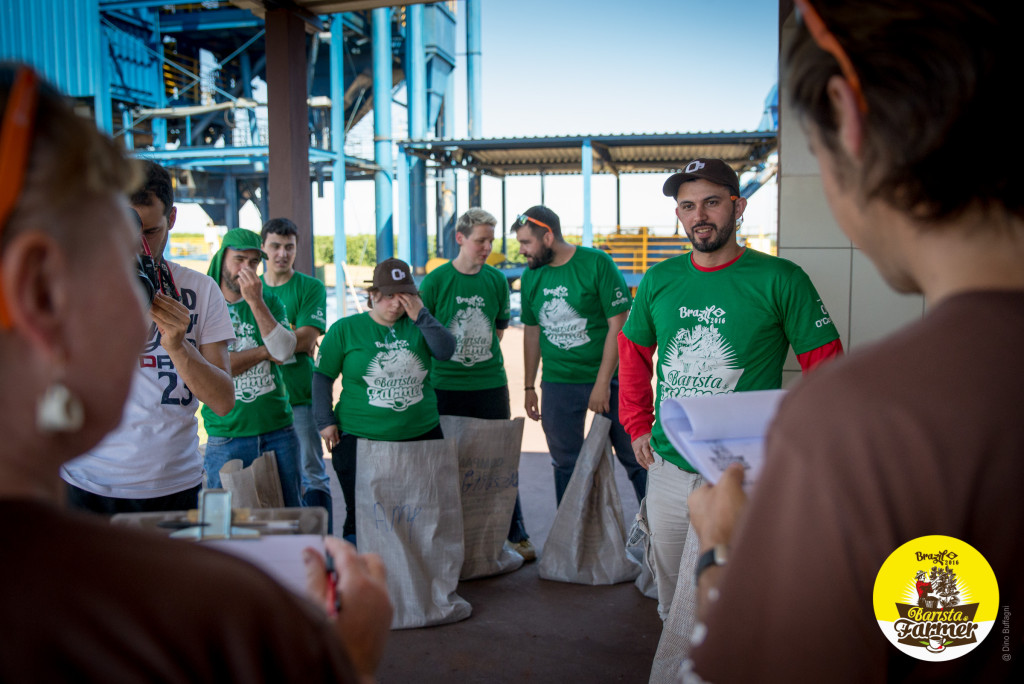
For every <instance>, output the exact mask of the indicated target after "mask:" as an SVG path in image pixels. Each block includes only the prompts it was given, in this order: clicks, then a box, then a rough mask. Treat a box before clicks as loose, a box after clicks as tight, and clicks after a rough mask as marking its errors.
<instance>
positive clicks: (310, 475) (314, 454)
mask: <svg viewBox="0 0 1024 684" xmlns="http://www.w3.org/2000/svg"><path fill="white" fill-rule="evenodd" d="M292 416H293V418H294V419H295V422H294V427H295V434H296V436H297V437H298V438H299V453H300V458H299V465H300V467H301V468H302V493H303V494H305V493H306V492H308V491H309V490H311V489H319V490H320V491H322V492H326V493H327V494H328V495H330V493H331V481H330V479H329V478H328V477H327V471H326V470H325V469H324V455H323V450H322V449H321V448H320V431H319V430H317V429H316V423H315V422H314V421H313V405H312V404H303V405H301V406H292Z"/></svg>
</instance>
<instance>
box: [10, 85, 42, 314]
mask: <svg viewBox="0 0 1024 684" xmlns="http://www.w3.org/2000/svg"><path fill="white" fill-rule="evenodd" d="M38 95H39V76H38V75H37V74H36V72H35V71H33V70H32V69H30V68H28V67H21V68H20V69H18V73H17V74H16V75H15V77H14V85H13V86H12V87H11V91H10V93H9V94H8V96H7V107H6V108H5V110H4V113H3V121H2V123H0V179H3V182H0V236H2V235H3V231H4V228H5V227H6V225H7V219H9V218H10V217H11V213H12V212H13V211H14V206H15V205H16V204H17V203H18V196H19V195H20V194H21V188H22V186H23V185H24V184H25V171H26V170H27V167H28V153H29V148H30V147H31V145H32V121H33V120H34V119H35V113H36V101H37V100H38ZM2 287H3V285H2V281H0V288H2ZM10 327H11V316H10V312H8V311H7V305H6V300H5V298H4V296H3V291H2V289H0V329H4V330H6V329H8V328H10Z"/></svg>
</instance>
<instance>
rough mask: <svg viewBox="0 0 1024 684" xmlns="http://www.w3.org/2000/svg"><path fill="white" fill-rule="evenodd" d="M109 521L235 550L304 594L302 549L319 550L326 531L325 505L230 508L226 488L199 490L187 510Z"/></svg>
mask: <svg viewBox="0 0 1024 684" xmlns="http://www.w3.org/2000/svg"><path fill="white" fill-rule="evenodd" d="M110 522H111V524H114V525H121V526H124V527H134V528H137V529H147V530H150V531H155V532H160V533H163V534H166V535H167V536H169V537H171V538H174V539H181V540H187V541H194V542H200V543H202V544H203V545H205V546H209V547H212V548H215V549H217V550H218V551H222V552H224V553H229V554H231V555H233V556H237V557H239V558H242V559H243V560H245V561H248V562H249V563H251V564H252V565H255V566H256V567H258V568H260V569H261V570H263V571H264V572H266V573H267V574H268V575H270V576H271V577H273V578H274V579H275V580H277V581H278V582H279V583H280V584H282V585H284V586H285V587H287V588H288V589H291V590H292V591H293V592H295V593H296V594H299V595H300V596H305V594H306V567H305V565H304V564H303V562H302V551H303V550H304V549H306V548H307V547H312V548H313V549H316V550H317V551H319V552H320V553H321V554H324V540H323V538H324V535H325V534H327V510H326V509H324V508H322V507H319V506H313V507H309V508H253V509H249V508H232V507H231V492H230V491H228V490H226V489H206V490H203V491H201V492H199V508H198V509H194V510H191V511H162V512H156V513H119V514H117V515H115V516H113V517H112V518H111V520H110Z"/></svg>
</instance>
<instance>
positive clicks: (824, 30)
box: [794, 0, 868, 114]
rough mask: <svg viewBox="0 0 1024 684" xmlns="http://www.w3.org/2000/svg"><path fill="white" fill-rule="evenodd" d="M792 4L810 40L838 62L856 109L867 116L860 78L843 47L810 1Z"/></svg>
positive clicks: (866, 103)
mask: <svg viewBox="0 0 1024 684" xmlns="http://www.w3.org/2000/svg"><path fill="white" fill-rule="evenodd" d="M794 2H795V3H796V12H797V19H798V20H800V21H803V23H804V25H805V26H806V27H807V30H808V32H810V34H811V38H813V39H814V42H815V43H816V44H817V45H818V47H820V48H821V49H822V50H824V51H825V52H827V53H828V54H830V55H832V56H833V57H835V60H836V61H837V62H839V71H841V72H842V74H843V78H845V79H846V82H847V83H849V84H850V89H851V90H853V96H854V97H855V98H856V100H857V108H858V109H859V110H860V113H861V114H867V113H868V101H867V100H866V99H865V98H864V91H863V90H862V89H861V86H860V77H859V76H857V71H856V70H855V69H854V68H853V62H851V61H850V57H849V55H847V54H846V50H844V49H843V46H842V45H840V44H839V41H838V40H836V37H835V36H834V35H833V34H832V32H831V31H829V30H828V27H827V26H825V22H824V21H823V20H822V18H821V15H820V14H818V12H817V11H816V10H815V9H814V7H812V6H811V2H810V0H794Z"/></svg>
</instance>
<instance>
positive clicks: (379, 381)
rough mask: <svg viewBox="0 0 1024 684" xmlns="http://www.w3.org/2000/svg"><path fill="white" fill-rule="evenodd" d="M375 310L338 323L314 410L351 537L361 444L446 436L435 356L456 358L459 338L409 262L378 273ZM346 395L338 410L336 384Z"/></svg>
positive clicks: (323, 357)
mask: <svg viewBox="0 0 1024 684" xmlns="http://www.w3.org/2000/svg"><path fill="white" fill-rule="evenodd" d="M369 294H370V300H369V304H370V310H369V311H368V312H366V313H362V314H357V315H355V316H349V317H347V318H342V319H340V320H338V321H337V322H336V323H335V324H334V325H332V326H331V328H330V329H329V330H328V331H327V334H326V335H325V336H324V339H323V342H322V344H321V345H320V353H319V355H318V357H317V362H316V368H315V369H314V370H315V372H314V373H313V411H314V415H315V418H316V423H317V427H318V428H319V429H320V435H321V436H322V437H323V439H324V443H325V444H326V445H327V448H328V449H330V450H331V462H332V464H333V465H334V470H335V472H336V473H337V474H338V480H339V482H340V483H341V491H342V493H343V494H344V495H345V513H346V515H345V525H344V528H343V531H342V534H343V536H344V537H345V538H346V539H349V540H350V541H352V540H353V538H354V536H355V532H356V524H355V485H356V445H357V442H358V439H359V438H360V437H362V438H364V439H374V440H379V441H387V442H411V441H418V440H424V439H442V438H443V435H442V434H441V425H440V419H439V417H438V413H437V398H436V397H435V396H434V388H433V386H432V385H431V384H430V363H431V361H430V357H431V356H433V357H434V358H436V359H439V360H442V361H444V360H447V359H449V358H451V355H452V353H453V352H454V350H455V338H453V337H452V334H451V333H450V332H448V330H447V329H446V328H444V326H442V325H441V324H440V323H438V321H437V319H435V318H434V317H433V316H431V315H430V312H429V311H427V310H426V308H425V307H424V306H423V302H422V300H420V297H419V292H418V291H417V289H416V285H415V283H414V282H413V279H412V272H411V269H410V268H409V266H408V264H406V263H405V262H404V261H401V260H399V259H387V260H385V261H383V262H381V263H379V264H377V267H376V268H375V269H374V272H373V286H372V287H370V288H369ZM339 375H341V397H340V398H339V400H338V403H337V404H335V406H334V410H333V412H332V411H331V398H332V395H333V389H334V381H335V379H336V378H337V377H338V376H339Z"/></svg>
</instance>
